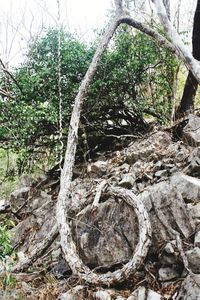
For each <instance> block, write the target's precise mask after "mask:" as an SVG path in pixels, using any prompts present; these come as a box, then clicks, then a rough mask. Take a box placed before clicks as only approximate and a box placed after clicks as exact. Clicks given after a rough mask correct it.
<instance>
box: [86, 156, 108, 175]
mask: <svg viewBox="0 0 200 300" xmlns="http://www.w3.org/2000/svg"><path fill="white" fill-rule="evenodd" d="M107 168H108V162H107V161H101V160H98V161H96V162H94V163H91V164H89V165H88V173H91V174H94V175H98V176H101V175H103V174H105V173H106V171H107Z"/></svg>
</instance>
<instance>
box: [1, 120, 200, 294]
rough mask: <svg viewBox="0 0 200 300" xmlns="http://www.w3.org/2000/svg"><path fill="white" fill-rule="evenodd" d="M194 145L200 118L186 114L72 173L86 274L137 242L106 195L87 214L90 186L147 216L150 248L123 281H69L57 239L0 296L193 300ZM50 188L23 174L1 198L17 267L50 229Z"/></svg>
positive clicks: (197, 222)
mask: <svg viewBox="0 0 200 300" xmlns="http://www.w3.org/2000/svg"><path fill="white" fill-rule="evenodd" d="M199 146H200V118H199V117H197V116H193V115H190V116H189V119H188V121H184V122H182V123H179V124H178V125H176V126H174V127H173V128H170V129H167V130H166V129H165V130H162V129H156V128H154V130H153V131H152V132H150V133H148V134H147V135H145V136H143V137H139V138H138V139H137V140H136V141H134V142H131V143H130V144H129V145H128V147H126V148H124V149H123V150H121V151H115V152H111V151H110V152H106V153H99V155H98V157H97V158H96V159H95V160H93V161H90V162H88V163H85V164H83V163H82V164H79V165H77V166H76V168H75V170H74V180H73V182H72V187H71V208H70V212H69V215H68V218H70V220H71V221H70V222H71V227H72V231H73V235H74V240H75V241H76V244H77V248H78V251H79V255H80V257H81V258H82V259H83V261H84V263H86V264H87V265H88V266H89V267H90V268H91V269H95V271H96V272H99V273H104V272H113V271H114V270H116V269H118V268H120V267H122V266H123V265H124V264H125V263H127V262H128V261H129V260H130V258H131V257H132V254H133V253H134V250H135V249H136V246H137V243H138V235H139V231H138V222H137V217H136V215H135V212H134V210H133V209H132V208H131V207H130V206H129V205H127V204H126V203H125V202H124V201H123V200H121V199H119V198H118V197H116V195H115V196H114V195H112V194H111V193H110V192H108V191H107V190H106V189H105V190H104V191H103V192H102V194H101V197H100V201H99V203H98V206H97V208H96V209H94V205H93V204H94V203H93V201H94V197H95V195H96V192H97V187H98V186H99V184H101V183H102V181H104V183H105V185H112V186H120V187H124V188H126V189H130V190H131V191H133V192H134V193H135V194H136V195H137V197H138V199H140V200H142V201H143V203H144V205H145V207H146V209H147V211H148V214H149V216H150V221H151V226H152V243H151V247H150V250H149V253H148V255H147V257H146V259H145V261H144V263H143V265H142V266H141V267H140V269H139V270H138V272H137V273H136V274H135V275H134V276H132V277H131V278H129V279H128V280H127V282H124V283H123V284H120V285H118V286H113V287H109V288H108V287H94V286H89V285H87V284H86V283H84V282H83V281H81V280H80V278H77V277H75V276H73V275H72V274H71V271H70V268H69V266H68V265H67V263H65V261H64V260H63V258H62V251H61V249H60V240H59V236H57V237H56V238H55V239H54V241H53V243H52V244H51V245H50V246H49V247H48V249H45V251H44V253H43V255H42V257H40V258H39V259H37V260H36V261H35V262H33V263H32V265H31V267H30V268H29V269H28V270H25V271H24V272H23V273H18V274H13V277H14V278H15V281H16V287H15V288H14V289H9V288H7V289H6V290H4V291H2V292H0V293H1V296H0V298H1V299H61V300H73V299H74V300H78V299H98V300H104V299H105V300H109V299H117V300H123V299H128V300H159V299H177V300H186V299H187V300H195V299H196V300H198V299H199V300H200V148H199ZM58 189H59V180H58V178H57V177H56V176H54V177H53V176H52V175H51V176H48V175H47V176H44V177H43V178H39V179H38V180H33V179H32V178H30V177H27V176H25V177H23V178H22V181H21V185H20V187H19V188H18V189H17V190H15V191H14V192H13V193H12V195H11V196H10V199H6V200H5V201H3V200H2V201H1V208H0V209H1V211H2V212H4V213H6V216H8V217H10V218H13V219H14V220H15V222H16V223H17V225H16V227H14V229H12V237H13V247H14V250H15V252H16V255H17V259H18V260H19V261H20V260H21V259H23V257H24V256H26V255H28V254H29V253H31V251H32V250H33V249H35V248H36V247H37V244H38V243H39V242H40V241H42V240H43V239H44V238H45V236H46V235H47V234H48V232H49V231H50V229H51V228H52V227H53V225H54V224H55V222H56V220H55V206H56V199H57V194H58ZM5 206H6V209H5ZM5 211H6V212H5ZM1 269H2V272H3V266H2V268H1ZM20 297H21V298H20Z"/></svg>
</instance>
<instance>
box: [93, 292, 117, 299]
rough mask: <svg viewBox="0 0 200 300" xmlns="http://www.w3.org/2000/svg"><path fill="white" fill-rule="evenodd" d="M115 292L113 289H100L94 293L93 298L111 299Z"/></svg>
mask: <svg viewBox="0 0 200 300" xmlns="http://www.w3.org/2000/svg"><path fill="white" fill-rule="evenodd" d="M114 294H115V292H114V291H113V290H100V291H97V292H96V293H94V299H98V300H111V299H112V296H113V295H114Z"/></svg>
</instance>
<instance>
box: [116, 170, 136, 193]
mask: <svg viewBox="0 0 200 300" xmlns="http://www.w3.org/2000/svg"><path fill="white" fill-rule="evenodd" d="M135 180H136V178H135V176H134V175H133V174H132V173H128V174H124V175H122V180H121V181H120V182H119V186H121V187H124V188H127V189H131V188H132V187H133V186H134V183H135Z"/></svg>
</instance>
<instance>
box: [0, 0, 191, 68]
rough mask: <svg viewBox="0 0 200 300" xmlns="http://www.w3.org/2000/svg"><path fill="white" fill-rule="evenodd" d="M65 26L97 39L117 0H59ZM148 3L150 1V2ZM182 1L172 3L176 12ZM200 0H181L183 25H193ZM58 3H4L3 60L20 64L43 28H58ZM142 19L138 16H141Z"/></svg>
mask: <svg viewBox="0 0 200 300" xmlns="http://www.w3.org/2000/svg"><path fill="white" fill-rule="evenodd" d="M59 1H60V4H61V10H60V11H61V20H60V21H61V23H62V24H64V25H65V27H66V29H67V30H69V31H71V32H73V31H76V32H77V33H78V36H79V37H80V38H82V39H83V40H85V41H90V40H92V39H93V38H94V34H93V30H94V29H101V28H103V27H104V26H105V24H106V23H107V18H106V16H107V15H108V12H109V10H110V9H111V8H112V2H113V0H59ZM146 2H148V0H146ZM178 2H179V0H171V6H172V10H175V9H176V7H177V3H178ZM195 3H196V0H181V17H180V22H181V23H182V25H184V22H185V24H188V19H189V20H190V21H191V22H192V20H193V16H192V14H193V12H192V13H191V10H192V8H193V10H194V7H195ZM57 12H58V8H57V0H0V57H1V58H2V59H3V61H4V62H8V63H9V64H10V65H16V64H17V63H18V62H19V61H20V60H21V59H22V54H23V53H24V52H25V50H26V49H27V42H28V41H30V40H31V39H32V38H33V37H34V36H35V35H38V34H40V33H41V28H44V27H45V28H48V27H49V26H56V20H57V15H58V13H57ZM137 17H138V15H137Z"/></svg>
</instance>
